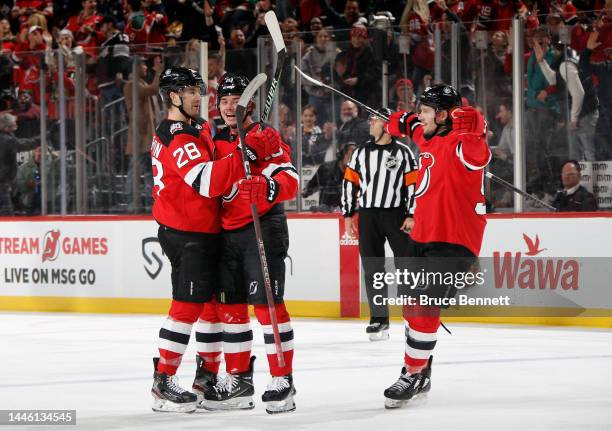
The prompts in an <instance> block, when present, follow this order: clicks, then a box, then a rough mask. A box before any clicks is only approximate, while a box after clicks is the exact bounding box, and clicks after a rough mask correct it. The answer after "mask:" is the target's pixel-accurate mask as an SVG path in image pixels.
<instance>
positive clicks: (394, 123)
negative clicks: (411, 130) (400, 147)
mask: <svg viewBox="0 0 612 431" xmlns="http://www.w3.org/2000/svg"><path fill="white" fill-rule="evenodd" d="M405 114H406V111H398V112H394V113H393V114H391V116H390V117H389V121H387V122H386V123H385V132H387V133H388V134H390V135H391V136H398V137H402V136H404V135H405V133H402V131H401V128H400V126H401V124H402V121H401V119H402V117H404V115H405ZM404 128H405V126H404Z"/></svg>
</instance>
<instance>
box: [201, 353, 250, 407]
mask: <svg viewBox="0 0 612 431" xmlns="http://www.w3.org/2000/svg"><path fill="white" fill-rule="evenodd" d="M254 362H255V356H251V363H250V364H249V370H248V371H246V372H244V373H240V374H227V375H226V376H225V377H223V378H221V379H219V380H218V381H217V384H216V385H215V386H213V388H212V390H211V391H209V392H208V393H205V394H204V399H203V400H202V404H201V406H202V408H205V409H206V410H250V409H252V408H254V407H255V404H254V403H253V395H254V394H255V389H254V388H253V363H254Z"/></svg>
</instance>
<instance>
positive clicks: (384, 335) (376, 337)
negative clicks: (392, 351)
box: [368, 329, 389, 341]
mask: <svg viewBox="0 0 612 431" xmlns="http://www.w3.org/2000/svg"><path fill="white" fill-rule="evenodd" d="M368 336H369V337H370V341H385V340H388V339H389V330H388V329H384V330H382V331H379V332H373V333H371V334H368Z"/></svg>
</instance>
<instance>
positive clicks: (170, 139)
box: [151, 67, 278, 412]
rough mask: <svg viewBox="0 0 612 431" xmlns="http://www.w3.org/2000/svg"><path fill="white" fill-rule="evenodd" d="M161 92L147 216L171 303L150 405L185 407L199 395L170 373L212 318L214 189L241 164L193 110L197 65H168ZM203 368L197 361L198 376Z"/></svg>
mask: <svg viewBox="0 0 612 431" xmlns="http://www.w3.org/2000/svg"><path fill="white" fill-rule="evenodd" d="M160 94H161V96H162V99H163V100H164V103H166V105H167V107H168V117H167V119H165V120H163V121H162V122H161V123H160V124H159V126H158V128H157V130H156V132H155V136H154V137H153V142H152V145H151V161H152V164H153V175H154V179H153V181H154V185H153V198H154V204H153V217H154V218H155V220H156V221H157V222H158V224H159V230H158V238H159V243H160V245H161V247H162V250H163V251H164V253H165V254H166V256H168V259H169V260H170V264H171V267H172V276H171V277H172V304H171V307H170V311H169V313H168V318H167V319H166V321H165V323H164V324H163V326H162V328H161V330H160V331H159V354H160V357H159V358H154V360H153V362H154V366H155V373H154V381H153V388H152V390H151V392H152V394H153V398H154V403H153V410H155V411H177V412H190V411H194V410H195V409H196V400H197V397H196V395H195V394H193V393H191V392H188V391H186V390H184V389H182V388H181V387H180V386H178V383H177V381H176V378H175V374H176V370H177V368H178V366H179V365H180V363H181V359H182V356H183V354H184V352H185V349H186V348H187V344H188V342H189V338H190V335H191V329H192V326H193V325H194V323H196V321H197V324H196V325H195V326H196V338H198V333H199V332H203V330H202V329H201V328H202V327H205V326H207V325H209V324H210V322H209V321H212V323H214V322H215V319H216V317H215V315H216V310H215V307H214V305H213V304H212V303H211V302H210V301H211V299H212V296H213V289H214V288H215V287H216V283H217V270H218V264H217V261H218V252H219V240H220V237H219V232H220V228H221V220H220V199H219V197H220V196H221V194H222V193H223V192H224V191H226V190H227V189H228V187H231V185H232V184H234V183H235V182H236V181H237V180H238V179H239V178H242V177H243V176H244V168H243V164H242V158H241V152H240V150H239V148H237V147H236V145H234V146H232V147H230V148H227V149H226V151H225V157H223V158H217V159H216V160H215V149H214V143H213V141H212V137H211V133H210V128H209V126H208V124H207V123H206V121H204V120H203V119H201V118H200V117H199V116H198V114H199V110H200V102H201V97H202V95H203V94H206V86H205V85H204V82H203V81H202V77H201V76H200V74H199V73H198V72H197V71H195V70H193V69H187V68H183V67H172V68H168V69H166V70H165V71H164V72H163V73H162V75H161V77H160ZM270 142H271V141H265V142H264V141H262V140H257V141H256V142H255V147H253V148H251V151H252V152H254V153H258V154H262V155H264V156H265V155H267V154H268V155H269V154H272V153H275V152H278V145H277V146H276V147H271V146H270V145H269V144H270ZM266 149H267V150H266ZM266 151H267V152H266ZM198 347H199V346H198ZM198 353H199V355H198V365H201V366H202V367H204V365H207V366H208V369H210V371H214V368H215V366H216V368H217V369H218V360H219V358H218V357H211V355H208V354H207V352H206V351H205V350H204V349H200V348H198ZM202 371H203V370H202V369H198V372H197V373H196V382H198V381H199V380H198V379H200V380H201V377H202ZM212 375H216V372H214V373H212ZM194 383H195V382H194ZM194 386H195V385H194ZM211 386H212V385H211Z"/></svg>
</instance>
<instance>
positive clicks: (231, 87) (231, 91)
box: [217, 72, 249, 109]
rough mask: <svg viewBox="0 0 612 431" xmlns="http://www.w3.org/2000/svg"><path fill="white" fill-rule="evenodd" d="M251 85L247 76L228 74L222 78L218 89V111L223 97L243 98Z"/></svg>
mask: <svg viewBox="0 0 612 431" xmlns="http://www.w3.org/2000/svg"><path fill="white" fill-rule="evenodd" d="M248 85H249V80H248V79H247V77H246V76H242V75H236V74H234V73H231V72H228V73H226V74H225V75H223V76H222V77H221V81H219V87H218V88H217V109H219V104H220V103H221V98H222V97H223V96H230V95H233V96H241V95H242V93H243V92H244V90H245V89H246V88H247V86H248Z"/></svg>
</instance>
